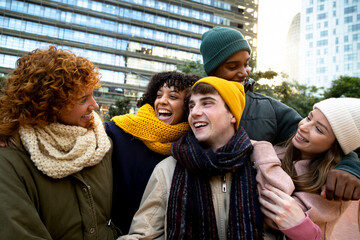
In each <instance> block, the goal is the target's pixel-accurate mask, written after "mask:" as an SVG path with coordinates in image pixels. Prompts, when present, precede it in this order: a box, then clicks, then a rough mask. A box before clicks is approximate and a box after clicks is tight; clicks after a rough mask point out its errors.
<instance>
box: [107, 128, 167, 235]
mask: <svg viewBox="0 0 360 240" xmlns="http://www.w3.org/2000/svg"><path fill="white" fill-rule="evenodd" d="M105 129H106V133H107V134H108V136H109V137H110V138H111V139H112V141H113V145H114V148H113V149H114V151H113V160H112V161H113V169H114V178H113V179H114V183H113V185H114V191H113V207H112V211H111V219H112V221H113V222H114V224H115V225H116V226H117V227H119V228H120V229H121V231H122V232H123V233H124V234H126V233H127V232H128V231H129V228H130V224H131V220H132V218H133V216H134V214H135V212H136V211H137V209H138V208H139V206H140V201H141V198H142V195H143V193H144V190H145V187H146V184H147V182H148V180H149V178H150V175H151V173H152V171H153V170H154V168H155V166H156V164H158V163H159V162H160V161H161V160H163V159H164V158H166V157H167V156H164V155H161V154H159V153H156V152H153V151H152V150H150V149H149V148H148V147H147V146H146V145H145V144H144V143H143V141H141V140H139V139H137V138H135V137H133V136H132V135H130V134H128V133H126V132H124V131H123V130H122V129H121V128H120V127H118V126H117V125H116V124H115V123H114V122H113V121H110V122H107V123H105Z"/></svg>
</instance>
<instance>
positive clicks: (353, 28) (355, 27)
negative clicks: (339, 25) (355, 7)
mask: <svg viewBox="0 0 360 240" xmlns="http://www.w3.org/2000/svg"><path fill="white" fill-rule="evenodd" d="M359 30H360V23H359V24H354V25H351V26H349V31H350V32H356V31H359Z"/></svg>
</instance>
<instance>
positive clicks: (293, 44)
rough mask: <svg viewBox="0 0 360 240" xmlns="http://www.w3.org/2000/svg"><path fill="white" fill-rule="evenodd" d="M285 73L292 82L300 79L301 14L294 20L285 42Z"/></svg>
mask: <svg viewBox="0 0 360 240" xmlns="http://www.w3.org/2000/svg"><path fill="white" fill-rule="evenodd" d="M284 60H285V61H284V71H285V73H286V74H288V75H289V79H290V80H292V81H297V82H298V81H299V79H300V75H299V74H300V13H298V14H296V15H295V17H294V18H293V19H292V21H291V24H290V28H289V31H288V34H287V37H286V42H285V58H284Z"/></svg>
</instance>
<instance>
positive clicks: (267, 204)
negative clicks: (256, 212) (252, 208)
mask: <svg viewBox="0 0 360 240" xmlns="http://www.w3.org/2000/svg"><path fill="white" fill-rule="evenodd" d="M265 187H266V188H267V189H263V190H261V192H260V198H259V201H260V204H261V211H262V212H263V213H264V215H265V216H266V217H268V218H270V219H271V220H273V221H274V222H275V224H276V225H277V226H278V228H279V229H288V228H290V227H293V226H295V225H297V224H299V223H300V222H301V221H302V220H303V219H304V218H305V213H304V212H303V210H302V209H301V208H300V206H299V205H298V204H297V202H296V201H295V199H293V198H292V197H291V196H289V195H287V194H286V193H284V192H283V191H281V190H279V189H277V188H275V187H272V186H270V185H265Z"/></svg>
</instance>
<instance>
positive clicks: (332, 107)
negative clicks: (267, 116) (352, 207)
mask: <svg viewBox="0 0 360 240" xmlns="http://www.w3.org/2000/svg"><path fill="white" fill-rule="evenodd" d="M359 147H360V99H357V98H330V99H326V100H323V101H321V102H319V103H317V104H315V105H314V107H313V111H311V112H310V113H309V115H308V116H307V117H305V118H304V119H303V120H301V121H300V123H299V126H298V130H297V131H296V133H295V134H294V135H293V136H292V137H291V138H290V139H289V140H288V141H287V142H286V143H285V144H284V145H283V146H281V147H275V148H274V147H272V145H271V144H270V143H268V142H255V143H254V151H253V156H252V160H253V161H254V166H255V168H257V170H258V173H257V177H256V179H257V181H258V182H259V183H260V185H259V188H260V195H261V196H260V203H261V204H262V206H263V209H262V211H263V213H264V214H265V216H267V217H268V218H270V219H271V220H273V221H274V222H275V224H276V225H277V227H278V228H279V229H280V230H281V231H282V232H283V233H284V234H285V235H287V236H288V237H289V238H290V239H332V235H331V234H332V231H333V229H334V226H335V224H336V223H337V221H338V220H339V218H340V216H341V215H342V214H343V212H344V211H345V210H346V208H347V207H348V206H349V204H350V203H351V202H350V201H328V200H326V199H325V198H324V197H321V196H320V195H319V192H320V191H321V188H322V186H323V185H324V183H325V181H326V176H327V174H328V172H329V171H330V170H331V169H333V168H334V167H335V166H336V165H337V164H338V163H339V161H340V159H341V157H342V156H343V155H344V154H348V153H350V152H351V151H353V150H356V149H357V148H359ZM279 159H281V163H280V160H279ZM289 176H290V178H289ZM266 184H268V185H266ZM265 185H266V186H265ZM344 191H353V192H352V194H353V195H357V194H359V193H357V192H356V191H357V190H351V189H344ZM290 195H291V196H290ZM294 199H295V200H296V201H297V203H298V204H295V202H294ZM269 200H270V201H269ZM299 206H300V208H299ZM280 213H281V214H280ZM352 214H356V215H357V214H358V213H357V212H354V213H352ZM314 223H315V224H316V225H317V226H318V227H320V229H321V232H319V231H318V228H317V227H316V225H314ZM349 229H350V230H351V228H349ZM356 231H358V229H357V228H355V229H354V233H356ZM299 232H301V234H300V235H299ZM344 234H346V233H344Z"/></svg>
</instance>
